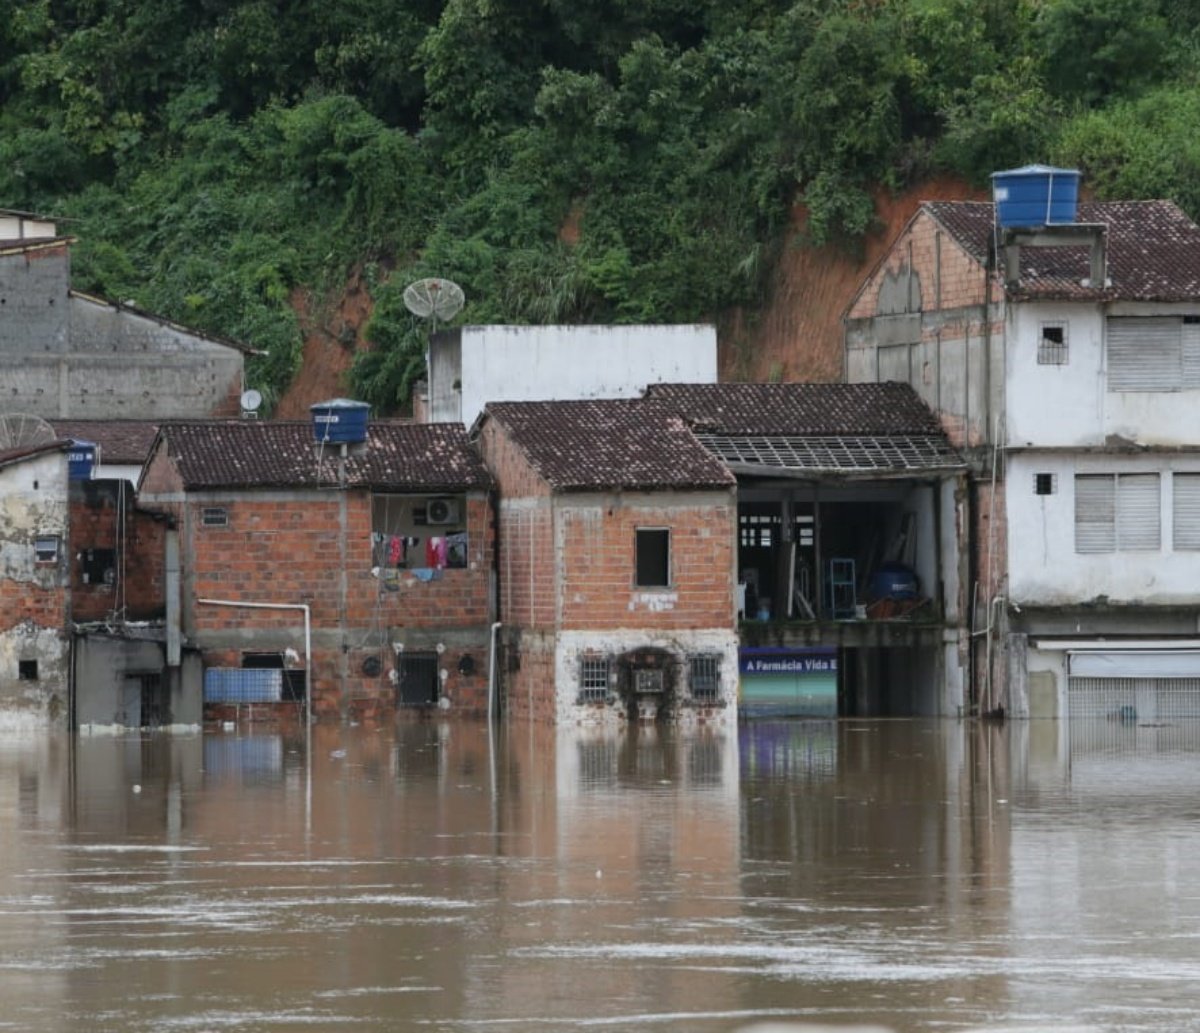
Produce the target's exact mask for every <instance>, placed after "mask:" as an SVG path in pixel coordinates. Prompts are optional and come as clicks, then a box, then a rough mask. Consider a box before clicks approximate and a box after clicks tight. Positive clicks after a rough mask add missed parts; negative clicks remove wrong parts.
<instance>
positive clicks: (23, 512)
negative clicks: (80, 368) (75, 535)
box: [0, 451, 70, 726]
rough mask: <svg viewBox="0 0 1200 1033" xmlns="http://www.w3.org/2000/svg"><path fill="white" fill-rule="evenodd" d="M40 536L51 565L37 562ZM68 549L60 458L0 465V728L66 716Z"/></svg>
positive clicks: (62, 454) (63, 460) (64, 469)
mask: <svg viewBox="0 0 1200 1033" xmlns="http://www.w3.org/2000/svg"><path fill="white" fill-rule="evenodd" d="M42 536H49V537H53V538H56V539H57V540H58V542H59V545H58V555H57V558H56V559H54V560H51V561H39V560H38V558H37V553H36V549H35V543H36V541H37V539H38V538H39V537H42ZM69 548H70V542H69V535H68V524H67V457H66V453H65V452H59V451H54V452H47V453H43V454H42V455H39V456H35V457H31V458H30V459H28V460H26V461H24V462H19V463H15V464H12V465H9V466H4V467H0V726H3V725H6V724H11V723H18V724H24V723H45V722H57V721H60V720H65V718H66V703H67V699H66V692H67V677H68V670H67V659H68V656H69V651H70V642H69V639H68V637H67V634H66V623H67V612H68V604H69V590H68V584H69V567H68V559H67V557H68V554H69ZM23 662H24V663H25V665H26V666H25V668H24V670H23V669H22V663H23ZM31 664H36V677H33V676H32V675H33V670H32V668H31V667H30V666H29V665H31Z"/></svg>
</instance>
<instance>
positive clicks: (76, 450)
mask: <svg viewBox="0 0 1200 1033" xmlns="http://www.w3.org/2000/svg"><path fill="white" fill-rule="evenodd" d="M95 470H96V443H95V442H94V441H76V440H75V439H72V440H71V447H70V448H69V449H68V450H67V478H68V479H69V480H72V481H90V480H91V479H92V476H93V475H94V473H95Z"/></svg>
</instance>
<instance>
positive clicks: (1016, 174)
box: [992, 165, 1079, 229]
mask: <svg viewBox="0 0 1200 1033" xmlns="http://www.w3.org/2000/svg"><path fill="white" fill-rule="evenodd" d="M992 200H994V201H995V202H996V221H997V223H998V224H999V225H1000V226H1004V227H1014V228H1023V229H1029V228H1033V227H1037V226H1052V225H1054V224H1055V223H1059V224H1061V223H1071V222H1074V221H1075V213H1076V210H1077V209H1078V206H1079V171H1078V170H1077V169H1055V168H1051V167H1050V166H1049V165H1026V166H1025V167H1024V168H1020V169H1010V170H1009V171H1007V172H993V173H992Z"/></svg>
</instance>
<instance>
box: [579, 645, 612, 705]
mask: <svg viewBox="0 0 1200 1033" xmlns="http://www.w3.org/2000/svg"><path fill="white" fill-rule="evenodd" d="M610 670H611V662H610V661H609V659H608V657H606V656H585V657H584V658H583V660H582V661H581V662H580V665H579V702H580V703H603V702H604V701H605V700H606V699H608V680H609V673H610Z"/></svg>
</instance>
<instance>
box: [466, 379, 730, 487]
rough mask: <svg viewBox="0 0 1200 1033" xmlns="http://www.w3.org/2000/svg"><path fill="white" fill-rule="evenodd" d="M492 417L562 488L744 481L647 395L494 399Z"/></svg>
mask: <svg viewBox="0 0 1200 1033" xmlns="http://www.w3.org/2000/svg"><path fill="white" fill-rule="evenodd" d="M489 418H490V419H494V420H496V421H497V422H498V423H500V424H501V425H502V426H503V427H504V428H505V429H506V431H507V432H508V434H509V436H510V437H511V438H512V439H513V441H514V442H515V443H516V445H517V446H518V447H519V448H520V449H521V450H522V451H523V452H524V454H525V456H526V458H527V459H528V460H529V462H530V464H531V465H532V466H533V468H534V469H535V470H536V471H537V472H538V473H539V474H540V475H541V476H542V477H543V478H544V479H545V480H546V482H547V483H548V484H549V485H550V486H551V487H552V488H555V489H558V490H560V491H586V490H601V489H627V490H653V489H659V488H674V489H689V488H725V487H729V486H731V485H733V484H734V483H736V482H735V479H734V477H733V475H732V474H731V473H730V472H729V471H728V470H727V469H726V468H725V465H724V463H722V462H721V461H720V460H719V459H717V458H716V457H715V456H713V455H711V454H710V453H709V452H708V450H707V449H706V448H705V447H704V446H703V445H702V444H701V443H700V441H699V440H698V439H697V438H696V436H695V435H694V434H693V433H692V432H691V431H690V430H689V429H688V427H687V425H686V424H685V423H684V421H683V420H682V419H680V418H679V416H677V415H676V414H674V413H672V412H669V411H668V410H666V409H664V408H663V407H661V406H659V405H656V404H653V403H650V402H647V401H646V400H645V399H608V400H598V399H593V400H583V401H562V402H492V403H489V404H488V406H487V408H486V409H485V413H484V417H483V419H485V420H486V419H489Z"/></svg>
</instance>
